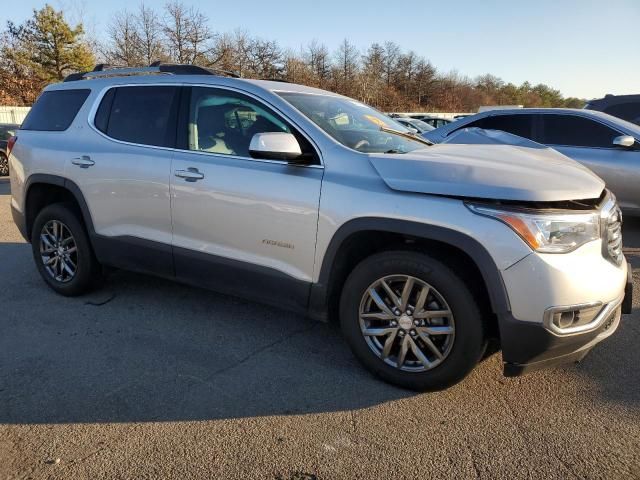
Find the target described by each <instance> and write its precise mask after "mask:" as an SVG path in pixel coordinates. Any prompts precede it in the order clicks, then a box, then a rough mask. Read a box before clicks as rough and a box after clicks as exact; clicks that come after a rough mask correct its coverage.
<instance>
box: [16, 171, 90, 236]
mask: <svg viewBox="0 0 640 480" xmlns="http://www.w3.org/2000/svg"><path fill="white" fill-rule="evenodd" d="M24 198H25V203H24V216H25V227H24V228H25V232H24V236H25V237H26V238H27V239H28V240H30V239H31V234H32V228H33V222H34V220H35V218H36V216H37V215H38V213H39V212H40V210H42V208H44V207H45V206H47V205H50V204H52V203H57V202H60V201H72V202H73V203H75V205H76V206H77V208H78V210H79V213H80V214H81V217H82V221H83V222H84V225H85V228H86V229H87V232H88V233H89V235H90V236H91V235H92V234H93V233H94V229H93V221H92V219H91V214H90V212H89V207H88V206H87V202H86V201H85V199H84V195H83V194H82V191H81V190H80V188H79V187H78V186H77V185H76V184H75V183H74V182H72V181H71V180H69V179H67V178H64V177H61V176H59V175H50V174H41V173H36V174H33V175H31V176H30V177H29V178H28V179H27V182H26V185H25V197H24Z"/></svg>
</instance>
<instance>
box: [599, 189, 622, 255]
mask: <svg viewBox="0 0 640 480" xmlns="http://www.w3.org/2000/svg"><path fill="white" fill-rule="evenodd" d="M600 223H601V227H600V232H601V236H602V256H603V257H604V258H606V259H607V260H609V261H610V262H612V263H613V264H615V265H617V266H620V265H622V262H623V261H624V255H623V254H622V212H621V211H620V207H619V206H618V203H617V202H616V197H615V196H614V195H613V194H612V193H610V192H609V193H608V195H607V197H606V198H605V201H604V204H603V206H602V209H601V210H600Z"/></svg>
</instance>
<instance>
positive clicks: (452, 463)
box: [0, 179, 640, 480]
mask: <svg viewBox="0 0 640 480" xmlns="http://www.w3.org/2000/svg"><path fill="white" fill-rule="evenodd" d="M625 230H626V231H625V245H628V246H629V248H627V255H628V257H629V258H630V259H631V261H632V263H633V264H634V266H635V267H636V273H635V274H634V279H635V283H634V289H635V297H634V298H635V299H638V300H640V283H639V281H638V277H637V275H638V271H637V269H638V268H640V221H631V220H630V221H627V224H626V225H625ZM0 259H1V261H0V306H1V307H0V308H1V310H0V332H1V333H0V478H2V479H5V478H9V479H13V478H51V479H57V478H73V479H80V478H87V479H96V478H180V479H187V478H225V479H235V478H240V479H249V478H250V479H254V478H266V479H337V478H363V479H373V478H392V477H393V478H432V477H443V478H509V479H510V478H544V479H545V480H550V479H554V478H563V479H564V478H606V479H614V478H640V371H639V370H638V368H637V366H638V365H639V364H640V349H639V348H638V345H639V344H640V322H639V318H638V317H639V315H638V310H637V308H638V302H635V303H634V314H633V315H630V316H627V317H625V318H624V320H623V323H622V325H621V327H620V329H619V330H618V332H617V333H616V334H615V335H614V336H613V337H612V338H610V339H609V340H608V341H606V342H605V343H603V344H601V345H599V346H597V347H596V348H595V349H594V350H593V351H592V352H591V354H590V355H589V356H588V357H587V358H586V359H585V360H584V361H583V363H581V364H580V365H570V366H566V367H563V368H557V369H554V370H549V371H545V372H538V373H533V374H530V375H527V376H524V377H520V378H515V379H507V378H503V377H502V376H501V368H500V367H501V361H500V355H499V354H498V355H494V356H492V357H491V358H489V359H487V360H486V361H484V362H483V363H482V364H481V365H479V366H478V368H476V370H475V371H474V372H473V373H472V374H471V376H470V377H469V378H467V379H466V380H465V381H464V382H463V383H462V384H460V385H457V386H455V387H453V388H451V389H449V390H447V391H444V392H439V393H430V394H420V395H418V394H414V393H410V392H407V391H403V390H399V389H397V388H394V387H391V386H389V385H386V384H384V383H381V382H379V381H378V380H376V379H374V378H372V377H371V376H370V375H369V374H368V373H366V372H365V371H364V370H363V369H362V368H361V367H360V366H359V365H358V364H357V363H356V361H355V360H354V358H353V357H352V355H351V353H350V352H349V350H348V348H347V346H346V344H345V342H344V341H343V340H342V339H341V337H340V335H339V332H338V331H337V330H336V329H335V328H334V327H331V326H329V325H325V324H319V323H313V322H311V321H308V320H305V319H304V318H301V317H300V316H298V315H295V314H291V313H288V312H283V311H279V310H276V309H273V308H269V307H264V306H261V305H257V304H254V303H248V302H244V301H242V300H238V299H234V298H230V297H224V296H220V295H217V294H215V293H210V292H207V291H203V290H198V289H195V288H190V287H185V286H181V285H178V284H174V283H170V282H167V281H163V280H158V279H154V278H150V277H145V276H140V275H135V274H130V273H125V272H117V273H115V274H113V275H111V276H110V278H109V279H108V281H107V283H106V285H105V287H104V289H102V290H101V291H99V292H96V293H94V294H91V295H90V296H87V297H82V298H63V297H60V296H57V295H55V294H54V293H53V292H51V291H50V290H49V289H47V288H46V287H45V286H44V283H43V282H42V281H41V280H40V278H39V276H38V274H37V272H36V270H35V268H34V266H33V264H32V259H31V255H30V250H29V247H28V246H27V245H26V244H24V242H23V241H22V239H21V237H20V235H19V234H18V232H17V230H16V229H15V227H14V225H13V223H12V221H11V215H10V211H9V185H8V183H7V182H6V180H4V179H0Z"/></svg>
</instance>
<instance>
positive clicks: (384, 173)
mask: <svg viewBox="0 0 640 480" xmlns="http://www.w3.org/2000/svg"><path fill="white" fill-rule="evenodd" d="M529 143H530V144H531V145H529V146H514V145H503V144H488V145H460V144H449V143H443V144H439V145H433V146H431V147H427V148H425V149H421V150H414V151H413V152H410V153H405V154H380V155H373V154H372V155H371V156H370V161H371V163H372V165H373V167H374V168H375V169H376V171H377V172H378V174H379V175H380V177H381V178H382V179H383V181H384V182H385V183H386V184H387V186H389V188H392V189H393V190H399V191H404V192H416V193H429V194H434V195H447V196H456V197H469V198H487V199H496V200H519V201H535V202H551V201H566V200H584V199H589V198H598V197H599V196H600V195H601V193H602V190H603V189H604V186H605V184H604V182H603V181H602V180H601V179H600V178H599V177H598V176H597V175H595V174H594V173H593V172H591V171H590V170H589V169H587V168H586V167H584V166H582V165H580V164H579V163H577V162H574V161H573V160H571V159H569V158H567V157H565V156H564V155H562V154H560V153H558V152H556V151H555V150H553V149H551V148H547V147H544V146H541V145H539V144H536V143H533V142H529Z"/></svg>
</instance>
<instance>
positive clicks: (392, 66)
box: [383, 42, 400, 87]
mask: <svg viewBox="0 0 640 480" xmlns="http://www.w3.org/2000/svg"><path fill="white" fill-rule="evenodd" d="M399 56H400V47H398V45H396V44H395V43H393V42H385V44H384V60H383V64H384V76H385V80H386V82H387V87H389V86H391V82H392V81H393V75H394V73H395V72H396V67H397V65H398V57H399Z"/></svg>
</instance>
